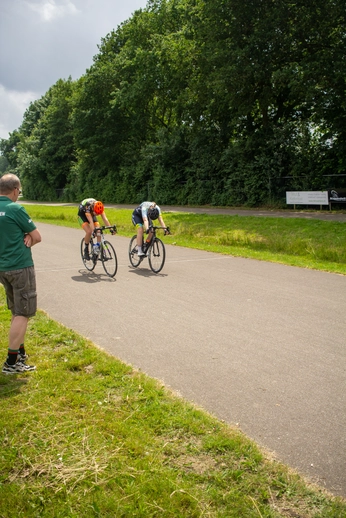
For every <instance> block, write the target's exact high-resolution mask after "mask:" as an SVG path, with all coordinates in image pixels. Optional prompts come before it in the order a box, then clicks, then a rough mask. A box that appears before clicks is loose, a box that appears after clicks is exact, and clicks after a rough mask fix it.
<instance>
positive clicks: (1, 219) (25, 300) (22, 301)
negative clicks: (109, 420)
mask: <svg viewBox="0 0 346 518" xmlns="http://www.w3.org/2000/svg"><path fill="white" fill-rule="evenodd" d="M20 194H21V184H20V180H19V178H18V176H16V175H15V174H11V173H7V174H4V175H3V176H2V177H1V178H0V282H1V284H3V285H4V287H5V291H6V298H7V306H8V308H9V310H10V311H11V312H12V320H11V326H10V331H9V343H8V354H7V360H6V361H5V363H4V365H3V368H2V372H3V374H18V373H22V372H30V371H33V370H35V369H36V367H34V366H33V365H27V364H26V360H27V354H26V352H25V346H24V339H25V334H26V329H27V325H28V321H29V318H30V317H33V316H34V315H35V314H36V309H37V295H36V276H35V269H34V262H33V258H32V254H31V247H33V246H34V245H36V244H37V243H40V241H41V234H40V232H39V231H38V230H37V228H36V225H35V224H34V223H33V221H32V220H31V219H30V216H29V215H28V213H27V212H26V210H25V208H24V207H22V206H21V205H20V204H19V203H16V202H17V200H18V197H19V195H20Z"/></svg>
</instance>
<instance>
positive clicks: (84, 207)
mask: <svg viewBox="0 0 346 518" xmlns="http://www.w3.org/2000/svg"><path fill="white" fill-rule="evenodd" d="M95 202H96V200H95V199H94V198H85V200H83V201H82V202H81V203H80V204H79V208H78V212H81V213H83V214H85V213H89V214H91V215H93V214H94V211H93V206H94V203H95Z"/></svg>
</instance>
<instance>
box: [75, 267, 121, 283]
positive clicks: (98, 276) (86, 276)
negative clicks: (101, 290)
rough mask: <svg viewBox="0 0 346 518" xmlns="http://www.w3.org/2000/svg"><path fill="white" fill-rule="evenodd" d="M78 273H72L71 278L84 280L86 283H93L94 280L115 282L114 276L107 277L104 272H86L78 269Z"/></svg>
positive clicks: (79, 280)
mask: <svg viewBox="0 0 346 518" xmlns="http://www.w3.org/2000/svg"><path fill="white" fill-rule="evenodd" d="M78 272H79V273H80V275H74V276H72V277H71V279H72V280H73V281H75V282H86V283H88V284H94V283H95V282H105V281H107V282H115V281H116V279H115V278H114V277H109V276H108V275H107V274H106V273H94V272H88V270H78Z"/></svg>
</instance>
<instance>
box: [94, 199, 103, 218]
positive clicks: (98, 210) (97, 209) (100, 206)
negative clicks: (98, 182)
mask: <svg viewBox="0 0 346 518" xmlns="http://www.w3.org/2000/svg"><path fill="white" fill-rule="evenodd" d="M104 210H105V208H104V205H103V203H102V201H95V203H94V212H95V214H98V215H99V214H102V212H103V211H104Z"/></svg>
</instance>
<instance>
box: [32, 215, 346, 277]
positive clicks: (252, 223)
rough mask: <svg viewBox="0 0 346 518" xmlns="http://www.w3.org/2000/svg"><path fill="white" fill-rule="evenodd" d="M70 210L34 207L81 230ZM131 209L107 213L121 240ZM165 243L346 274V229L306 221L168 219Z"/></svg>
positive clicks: (128, 230) (49, 219)
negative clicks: (169, 233)
mask: <svg viewBox="0 0 346 518" xmlns="http://www.w3.org/2000/svg"><path fill="white" fill-rule="evenodd" d="M76 207H77V205H76V206H75V207H71V206H45V205H30V206H28V211H29V213H30V216H31V217H32V219H33V220H34V221H36V222H43V223H51V224H54V225H65V226H69V227H75V228H79V224H78V221H77V217H76V213H77V209H76ZM131 213H132V211H131V210H129V209H112V208H107V216H108V219H109V220H110V222H111V223H115V224H116V225H117V228H118V233H119V235H121V236H127V237H130V236H132V235H133V234H134V227H133V225H132V223H131ZM164 217H165V222H166V224H167V225H169V226H170V228H171V231H172V235H171V236H167V237H165V243H167V244H172V245H175V246H185V247H190V248H198V249H200V250H207V251H209V252H217V253H222V254H229V255H233V256H240V257H248V258H251V259H258V260H264V261H271V262H276V263H282V264H287V265H291V266H299V267H302V268H313V269H316V270H323V271H327V272H333V273H339V274H342V275H346V225H345V223H341V222H337V221H322V220H315V219H303V218H284V217H282V218H279V217H262V216H261V217H252V216H227V215H226V216H219V215H217V216H216V215H212V216H209V215H206V214H191V213H187V212H185V213H183V212H171V213H166V214H164Z"/></svg>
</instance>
